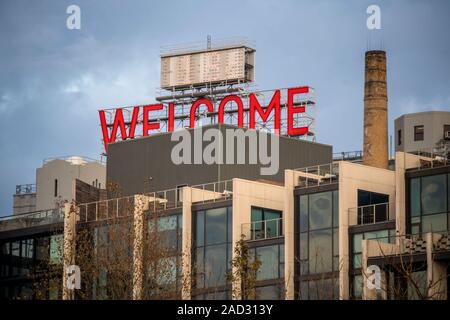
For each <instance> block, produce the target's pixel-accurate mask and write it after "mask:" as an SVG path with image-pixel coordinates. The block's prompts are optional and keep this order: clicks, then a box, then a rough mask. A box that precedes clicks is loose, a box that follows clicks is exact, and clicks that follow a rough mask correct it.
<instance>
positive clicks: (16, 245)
mask: <svg viewBox="0 0 450 320" xmlns="http://www.w3.org/2000/svg"><path fill="white" fill-rule="evenodd" d="M11 255H13V256H15V257H20V241H14V242H11Z"/></svg>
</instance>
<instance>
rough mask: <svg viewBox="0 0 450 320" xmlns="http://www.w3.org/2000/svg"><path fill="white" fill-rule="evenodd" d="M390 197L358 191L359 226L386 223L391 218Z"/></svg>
mask: <svg viewBox="0 0 450 320" xmlns="http://www.w3.org/2000/svg"><path fill="white" fill-rule="evenodd" d="M388 203H389V195H387V194H382V193H377V192H371V191H366V190H358V224H365V223H374V222H380V221H386V220H387V219H388V218H389V212H388V211H389V205H388Z"/></svg>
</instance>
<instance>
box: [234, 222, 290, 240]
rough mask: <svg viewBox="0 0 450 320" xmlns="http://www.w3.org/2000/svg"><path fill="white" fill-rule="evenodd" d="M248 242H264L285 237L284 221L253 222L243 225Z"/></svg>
mask: <svg viewBox="0 0 450 320" xmlns="http://www.w3.org/2000/svg"><path fill="white" fill-rule="evenodd" d="M242 234H243V235H244V236H245V239H246V240H264V239H271V238H278V237H281V236H283V234H284V233H283V219H282V218H278V219H270V220H261V221H253V222H250V223H244V224H242Z"/></svg>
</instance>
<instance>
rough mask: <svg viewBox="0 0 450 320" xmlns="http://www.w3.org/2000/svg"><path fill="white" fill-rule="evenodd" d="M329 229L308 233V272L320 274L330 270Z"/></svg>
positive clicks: (331, 269)
mask: <svg viewBox="0 0 450 320" xmlns="http://www.w3.org/2000/svg"><path fill="white" fill-rule="evenodd" d="M331 239H332V235H331V229H327V230H318V231H314V232H310V233H309V272H310V273H322V272H330V271H333V268H332V248H333V247H332V242H331Z"/></svg>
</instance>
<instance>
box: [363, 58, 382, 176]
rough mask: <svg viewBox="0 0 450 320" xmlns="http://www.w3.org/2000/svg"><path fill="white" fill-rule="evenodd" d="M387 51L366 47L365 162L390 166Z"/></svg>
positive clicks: (371, 164)
mask: <svg viewBox="0 0 450 320" xmlns="http://www.w3.org/2000/svg"><path fill="white" fill-rule="evenodd" d="M387 101H388V99H387V84H386V52H384V51H379V50H376V51H367V52H366V67H365V85H364V153H363V163H364V164H365V165H368V166H373V167H378V168H383V169H387V168H388V122H387V117H388V110H387Z"/></svg>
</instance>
